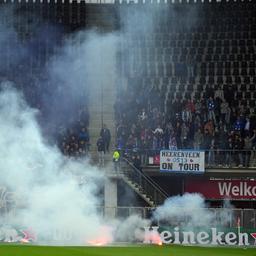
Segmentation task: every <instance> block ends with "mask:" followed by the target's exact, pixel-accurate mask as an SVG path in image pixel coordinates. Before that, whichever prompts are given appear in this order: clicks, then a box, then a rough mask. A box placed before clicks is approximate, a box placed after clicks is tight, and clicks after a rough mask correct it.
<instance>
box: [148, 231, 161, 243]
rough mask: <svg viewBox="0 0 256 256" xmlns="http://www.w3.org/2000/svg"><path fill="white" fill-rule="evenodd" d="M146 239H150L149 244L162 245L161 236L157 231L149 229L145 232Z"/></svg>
mask: <svg viewBox="0 0 256 256" xmlns="http://www.w3.org/2000/svg"><path fill="white" fill-rule="evenodd" d="M146 240H147V241H150V243H151V244H157V245H163V243H162V239H161V236H160V234H159V233H158V232H155V231H151V232H149V233H148V234H147V237H146Z"/></svg>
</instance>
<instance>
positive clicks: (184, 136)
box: [180, 122, 189, 148]
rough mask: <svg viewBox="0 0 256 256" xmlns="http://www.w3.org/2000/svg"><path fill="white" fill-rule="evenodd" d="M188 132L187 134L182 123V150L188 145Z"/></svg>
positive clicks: (187, 130) (185, 127)
mask: <svg viewBox="0 0 256 256" xmlns="http://www.w3.org/2000/svg"><path fill="white" fill-rule="evenodd" d="M188 132H189V129H188V127H187V125H186V123H184V122H183V123H182V125H181V136H180V139H181V145H182V148H186V147H187V145H188Z"/></svg>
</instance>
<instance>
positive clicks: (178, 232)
mask: <svg viewBox="0 0 256 256" xmlns="http://www.w3.org/2000/svg"><path fill="white" fill-rule="evenodd" d="M156 234H158V235H159V238H160V239H161V242H162V243H163V244H171V243H174V244H186V245H187V244H190V245H196V244H198V245H215V246H217V245H235V246H249V245H256V229H243V228H240V227H238V228H216V227H212V228H204V227H202V228H193V227H191V228H188V227H186V228H180V227H169V226H161V227H158V226H154V227H145V239H144V243H146V244H147V243H154V240H155V238H156Z"/></svg>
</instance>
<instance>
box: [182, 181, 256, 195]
mask: <svg viewBox="0 0 256 256" xmlns="http://www.w3.org/2000/svg"><path fill="white" fill-rule="evenodd" d="M184 190H185V192H188V193H200V194H202V195H203V196H204V197H205V198H206V199H225V198H228V199H231V200H248V199H255V200H256V181H255V180H209V179H187V180H186V181H185V187H184Z"/></svg>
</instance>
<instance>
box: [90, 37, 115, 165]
mask: <svg viewBox="0 0 256 256" xmlns="http://www.w3.org/2000/svg"><path fill="white" fill-rule="evenodd" d="M99 48H100V49H98V51H99V53H98V55H97V56H96V57H95V58H100V60H101V61H99V60H98V59H97V60H96V61H94V62H95V63H97V64H99V63H100V64H99V65H98V66H96V67H95V69H94V70H93V71H92V73H91V74H90V75H91V76H92V77H91V78H90V79H91V81H93V83H92V86H91V88H90V92H89V100H90V102H89V104H88V105H89V109H88V110H89V116H90V120H89V127H88V130H89V135H90V144H91V147H90V155H91V159H92V163H97V161H98V156H97V146H96V143H97V140H98V138H99V135H100V130H101V128H102V125H103V124H106V125H107V128H108V129H109V130H110V133H111V144H110V153H109V154H106V155H105V158H106V159H105V162H108V161H109V160H110V159H111V158H112V153H111V152H112V149H113V148H114V142H115V118H114V103H115V101H116V68H115V66H116V49H114V47H113V44H112V42H111V41H110V42H108V40H106V42H102V43H100V45H99Z"/></svg>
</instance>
